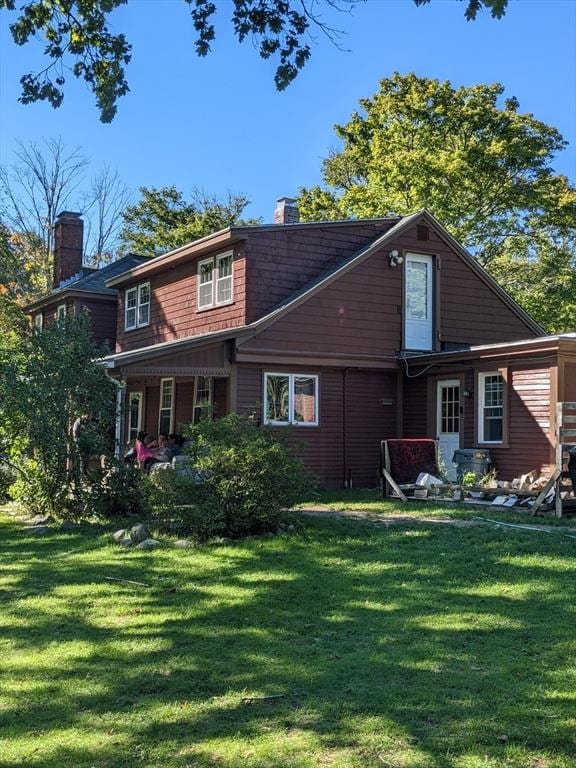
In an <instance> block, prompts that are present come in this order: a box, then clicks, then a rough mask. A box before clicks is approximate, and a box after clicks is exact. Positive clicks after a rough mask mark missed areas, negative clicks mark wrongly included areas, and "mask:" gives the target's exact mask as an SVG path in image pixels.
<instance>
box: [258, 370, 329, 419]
mask: <svg viewBox="0 0 576 768" xmlns="http://www.w3.org/2000/svg"><path fill="white" fill-rule="evenodd" d="M264 424H270V425H272V426H287V425H289V424H292V425H295V426H308V427H315V426H317V425H318V376H314V375H310V374H304V373H303V374H299V373H265V374H264Z"/></svg>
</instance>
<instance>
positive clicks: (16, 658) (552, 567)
mask: <svg viewBox="0 0 576 768" xmlns="http://www.w3.org/2000/svg"><path fill="white" fill-rule="evenodd" d="M3 529H4V534H3V546H2V550H3V554H2V570H1V575H2V577H3V579H4V581H3V582H2V592H1V593H0V606H1V609H2V610H1V622H2V635H1V637H2V659H3V660H4V663H5V667H6V669H5V673H4V674H5V679H8V681H9V684H8V686H7V687H6V688H5V691H4V696H3V702H2V706H1V708H0V733H4V734H6V735H9V738H10V740H11V741H12V743H13V744H18V747H17V748H15V749H14V751H13V753H12V754H14V755H15V756H14V757H13V758H12V757H10V758H7V757H6V754H7V752H6V749H3V750H2V751H1V752H0V754H1V755H2V756H1V757H0V766H3V768H7V767H8V766H16V765H31V766H45V767H46V768H62V767H64V766H74V768H84V767H88V766H98V768H104V767H106V768H112V767H116V766H117V767H118V768H119V767H120V766H126V767H127V768H132V766H149V767H150V768H151V767H152V766H159V765H164V766H166V768H168V767H170V768H171V767H172V766H197V767H198V768H213V767H215V766H221V767H222V768H248V767H249V768H264V766H270V767H272V766H275V767H276V766H277V767H278V768H308V766H316V765H322V766H324V765H335V766H346V768H348V766H350V767H352V766H359V765H361V766H382V765H389V766H392V767H395V766H403V765H407V766H418V767H419V766H423V767H424V766H434V768H436V767H438V768H440V767H443V766H461V765H464V764H465V765H466V766H468V765H470V766H476V765H478V766H480V765H487V766H488V765H490V766H492V765H494V766H497V765H503V764H506V765H509V766H518V768H520V767H522V768H524V766H534V768H535V767H536V766H538V768H540V766H541V767H542V768H544V767H545V768H548V766H568V765H573V764H574V763H573V759H574V756H575V755H576V741H575V737H574V710H575V703H576V699H575V697H574V678H573V677H571V674H572V673H573V670H572V673H571V670H570V655H571V654H572V658H573V653H574V648H575V646H574V629H575V625H576V622H575V618H576V612H575V608H574V605H575V600H574V597H575V592H576V589H575V586H574V585H575V579H574V577H575V574H576V563H575V561H574V552H575V549H574V543H573V542H570V541H559V540H552V539H551V538H547V537H544V536H542V537H535V536H534V535H531V534H529V533H528V534H523V533H519V534H514V535H513V536H510V534H509V533H502V532H498V531H492V530H486V529H478V528H474V529H448V528H442V529H436V528H434V529H433V528H432V527H430V528H428V527H423V526H419V527H418V530H410V529H388V530H374V529H367V528H364V527H362V526H358V525H354V524H350V523H347V522H343V521H342V522H337V521H331V522H323V521H307V522H306V523H305V527H303V528H302V530H301V531H300V532H299V533H298V534H297V535H294V536H290V537H278V538H275V539H263V540H252V541H249V542H240V543H237V544H230V545H227V546H220V547H214V548H204V549H202V550H186V551H176V550H171V551H168V550H164V551H156V552H154V553H145V552H136V551H122V550H120V549H119V548H118V547H115V546H114V545H111V544H109V543H108V542H107V541H106V539H105V538H103V537H102V536H97V535H95V534H94V533H92V534H86V533H83V534H80V533H79V534H73V535H57V536H56V535H55V536H54V537H48V538H42V539H32V538H30V537H29V536H26V535H25V534H24V532H23V530H22V529H21V528H19V527H18V526H16V525H14V524H5V525H4V526H3ZM107 576H112V577H116V578H124V579H132V580H135V581H140V582H144V583H146V584H149V585H150V586H149V587H147V588H139V587H135V586H131V585H127V584H123V583H121V582H111V581H107V580H106V578H105V577H107ZM263 697H271V698H263ZM465 758H466V759H469V760H470V762H469V763H463V762H462V761H463V760H464V759H465ZM537 760H540V761H545V760H546V761H554V762H540V763H538V762H537ZM474 761H477V762H474ZM482 761H484V762H482Z"/></svg>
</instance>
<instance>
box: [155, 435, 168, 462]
mask: <svg viewBox="0 0 576 768" xmlns="http://www.w3.org/2000/svg"><path fill="white" fill-rule="evenodd" d="M155 455H156V458H157V459H158V461H170V459H171V458H172V455H171V453H170V442H169V439H168V435H167V434H166V432H160V434H159V435H158V450H157V451H156V454H155Z"/></svg>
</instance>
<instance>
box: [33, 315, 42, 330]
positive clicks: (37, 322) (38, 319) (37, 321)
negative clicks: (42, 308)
mask: <svg viewBox="0 0 576 768" xmlns="http://www.w3.org/2000/svg"><path fill="white" fill-rule="evenodd" d="M34 330H35V331H41V330H42V312H38V314H37V315H34Z"/></svg>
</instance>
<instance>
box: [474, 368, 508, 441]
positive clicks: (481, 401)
mask: <svg viewBox="0 0 576 768" xmlns="http://www.w3.org/2000/svg"><path fill="white" fill-rule="evenodd" d="M488 376H500V378H501V379H502V440H485V439H484V407H485V401H486V387H485V386H484V382H485V381H486V378H487V377H488ZM478 395H479V397H478V442H479V443H482V445H502V444H503V443H504V429H505V425H504V418H505V410H504V400H505V397H506V380H505V379H504V374H503V373H502V371H481V372H480V373H479V374H478Z"/></svg>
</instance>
